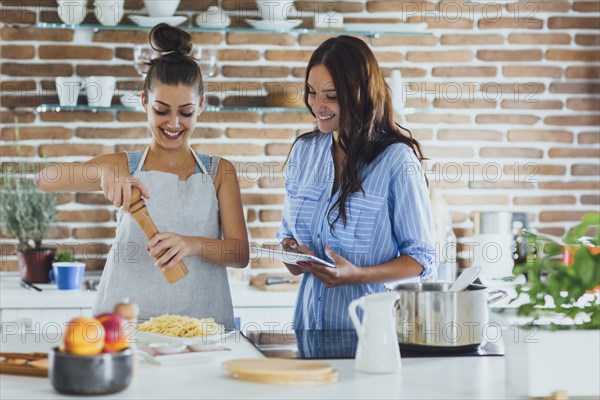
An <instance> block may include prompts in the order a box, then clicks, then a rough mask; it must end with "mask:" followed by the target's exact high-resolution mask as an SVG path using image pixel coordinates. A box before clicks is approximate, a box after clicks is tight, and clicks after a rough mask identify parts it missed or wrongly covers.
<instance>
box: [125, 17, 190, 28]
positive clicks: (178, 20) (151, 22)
mask: <svg viewBox="0 0 600 400" xmlns="http://www.w3.org/2000/svg"><path fill="white" fill-rule="evenodd" d="M130 18H131V20H132V21H133V22H134V23H135V24H137V25H139V26H149V27H152V26H155V25H158V24H160V23H163V22H164V23H165V24H168V25H171V26H177V25H181V24H183V23H184V22H185V21H187V17H184V16H174V17H146V16H142V15H136V16H132V17H130Z"/></svg>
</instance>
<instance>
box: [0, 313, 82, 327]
mask: <svg viewBox="0 0 600 400" xmlns="http://www.w3.org/2000/svg"><path fill="white" fill-rule="evenodd" d="M90 313H91V310H90ZM81 315H82V309H81V308H62V309H56V308H16V309H10V308H6V309H2V310H0V331H1V332H2V333H7V332H8V333H10V332H13V331H15V330H17V331H30V332H38V333H44V332H56V331H62V330H63V328H64V326H65V324H66V323H67V322H69V321H70V320H71V319H73V318H75V317H79V316H81Z"/></svg>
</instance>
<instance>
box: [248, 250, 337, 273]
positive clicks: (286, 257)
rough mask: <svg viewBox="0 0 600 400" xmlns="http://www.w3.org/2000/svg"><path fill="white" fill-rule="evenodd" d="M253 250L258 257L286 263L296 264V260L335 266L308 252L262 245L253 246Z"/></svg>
mask: <svg viewBox="0 0 600 400" xmlns="http://www.w3.org/2000/svg"><path fill="white" fill-rule="evenodd" d="M253 250H254V251H255V252H256V254H257V257H258V258H268V259H269V260H273V259H276V260H279V261H283V262H284V263H286V264H293V265H298V262H307V263H308V262H312V263H318V264H323V265H326V266H328V267H330V268H335V264H332V263H331V262H328V261H325V260H321V259H320V258H319V257H316V256H313V255H310V254H304V253H294V252H291V251H283V250H275V249H269V248H264V247H253Z"/></svg>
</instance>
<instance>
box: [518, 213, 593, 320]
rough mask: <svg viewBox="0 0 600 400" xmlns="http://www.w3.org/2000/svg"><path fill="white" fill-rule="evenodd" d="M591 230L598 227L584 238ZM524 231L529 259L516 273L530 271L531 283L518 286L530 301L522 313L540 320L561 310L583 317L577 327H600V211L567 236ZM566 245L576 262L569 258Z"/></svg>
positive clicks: (519, 266)
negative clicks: (566, 255) (566, 257)
mask: <svg viewBox="0 0 600 400" xmlns="http://www.w3.org/2000/svg"><path fill="white" fill-rule="evenodd" d="M590 230H595V232H594V236H593V237H585V238H583V236H584V235H586V234H587V233H588V232H590ZM524 235H525V237H526V238H527V242H528V250H529V251H528V253H529V254H528V257H527V262H526V263H525V264H521V265H518V266H516V267H515V268H514V274H515V275H520V274H526V276H527V284H525V285H524V286H519V287H517V293H518V294H521V293H527V295H528V296H529V303H526V304H523V305H521V306H520V307H519V309H518V314H519V315H522V316H528V317H533V318H535V319H536V320H537V319H539V318H540V317H543V316H544V315H547V314H548V312H551V313H558V314H560V315H562V316H565V317H568V318H570V319H573V320H576V318H577V320H578V321H579V320H581V321H583V322H582V323H577V324H576V325H575V328H576V329H598V328H600V247H599V246H600V214H599V213H589V214H585V215H584V216H583V218H582V219H581V222H580V223H579V224H578V225H577V226H575V227H574V228H573V229H571V230H570V231H569V232H567V234H565V236H564V237H563V238H557V237H552V236H549V235H544V234H541V233H535V232H531V231H524ZM565 249H568V252H569V253H570V256H569V257H568V258H570V259H571V260H572V262H571V261H570V260H566V259H565V256H564V253H566V252H565ZM532 250H533V251H532ZM571 257H572V258H571ZM565 261H567V263H566V264H565ZM549 299H551V300H552V302H553V303H554V304H553V305H552V304H551V303H552V302H548V300H549ZM534 322H535V321H534ZM558 328H559V326H558V325H556V324H552V325H551V329H558Z"/></svg>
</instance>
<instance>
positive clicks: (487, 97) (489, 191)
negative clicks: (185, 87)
mask: <svg viewBox="0 0 600 400" xmlns="http://www.w3.org/2000/svg"><path fill="white" fill-rule="evenodd" d="M90 3H91V1H90ZM215 3H216V1H191V0H183V1H182V2H181V4H180V7H179V10H178V12H177V14H181V15H187V16H189V17H190V18H194V17H195V16H196V15H197V14H198V12H199V11H201V10H203V9H206V7H207V6H208V5H211V4H215ZM252 3H253V2H251V1H250V2H247V1H230V0H224V1H223V7H224V8H225V9H227V10H229V11H232V12H233V13H237V14H241V15H243V16H249V15H252V14H253V12H254V11H252V9H253V4H252ZM328 3H329V4H328ZM1 4H2V11H1V14H0V19H1V21H2V23H3V25H2V27H1V30H0V33H1V35H2V47H1V58H2V65H1V67H0V73H1V79H2V83H1V90H2V108H1V110H0V122H1V123H2V128H1V130H0V152H1V154H2V168H3V171H4V173H12V172H13V171H14V170H15V165H16V162H17V161H25V162H26V164H25V165H26V168H27V171H29V172H32V171H35V169H36V168H37V167H39V165H43V164H44V163H48V162H54V161H60V160H85V159H87V158H89V157H92V156H95V155H98V154H102V153H105V152H112V151H121V150H131V149H142V148H144V147H145V146H146V144H147V143H148V135H147V133H146V129H145V124H144V121H145V116H144V114H141V113H136V112H114V111H109V112H105V111H103V112H98V113H88V112H62V113H54V112H46V113H38V112H36V109H35V107H36V106H37V105H39V104H41V103H57V97H56V94H55V88H54V78H55V77H56V76H70V75H73V74H75V75H78V76H90V75H112V76H116V77H117V78H118V81H119V88H120V89H121V90H122V91H126V90H131V89H132V88H140V87H141V83H142V81H141V79H140V76H139V75H138V74H137V72H136V70H135V69H134V67H133V62H132V59H133V45H134V44H137V43H145V42H146V40H147V34H148V32H140V31H109V30H103V31H99V32H97V33H95V34H93V35H92V37H91V39H90V38H88V37H85V35H83V34H82V32H81V31H74V30H69V29H64V30H59V29H54V30H51V29H38V28H35V27H31V26H26V25H27V24H32V23H34V22H36V21H37V22H40V21H47V22H57V21H58V17H57V15H56V7H55V2H54V1H50V0H39V1H35V0H21V1H16V0H12V1H7V0H2V1H1ZM141 6H142V2H141V1H127V2H126V7H127V9H128V10H129V11H130V12H136V10H137V9H139V8H140V7H141ZM331 7H334V9H335V10H337V12H338V13H340V14H342V15H343V16H344V19H345V20H346V21H347V22H361V21H362V20H363V19H365V18H377V19H378V21H379V22H395V21H399V20H401V19H402V18H405V19H406V20H407V21H408V22H415V23H416V22H427V23H428V24H429V29H428V32H430V33H431V34H432V35H429V36H416V35H408V36H405V35H402V36H398V35H381V36H379V37H374V38H366V40H367V41H368V42H369V43H370V44H371V46H372V48H373V49H374V51H375V53H376V55H377V57H378V59H379V60H380V63H381V66H382V67H383V68H384V70H385V72H386V74H387V75H389V74H390V72H391V71H392V70H393V69H400V70H401V72H402V75H403V78H404V82H405V95H406V105H407V106H409V107H411V108H413V109H417V110H423V111H425V112H423V113H413V114H406V115H404V116H402V118H403V120H404V121H403V124H404V125H405V126H406V127H408V128H409V129H411V130H412V131H413V133H414V134H415V136H416V137H417V138H418V139H419V140H420V141H421V143H422V144H423V146H424V149H425V154H426V156H427V157H428V158H429V159H430V160H429V161H428V162H427V170H428V174H429V181H430V185H431V187H441V188H442V189H443V192H444V194H445V196H446V198H447V200H448V202H449V204H450V206H451V210H452V213H453V218H454V223H455V229H456V232H457V234H458V236H459V238H460V240H461V241H466V240H468V237H469V235H470V234H471V228H470V226H471V223H470V221H469V220H468V217H469V214H470V213H471V212H472V211H477V210H500V209H502V210H512V211H524V212H528V213H529V215H530V218H531V220H532V225H533V227H535V228H537V229H539V230H540V231H544V232H547V233H551V234H557V235H561V234H563V233H564V232H565V229H567V228H568V227H569V226H571V225H573V224H574V222H575V221H577V220H578V219H579V218H580V217H581V215H582V214H583V213H585V212H587V211H592V210H597V209H598V204H599V187H598V186H599V183H598V181H599V180H598V175H599V174H600V165H599V163H598V159H599V158H598V157H599V155H600V154H599V153H600V152H599V138H600V135H599V132H598V125H599V124H600V114H599V113H598V109H599V104H600V97H599V90H600V89H599V79H600V64H599V62H600V52H599V47H600V35H599V29H600V22H599V21H600V19H599V17H600V3H599V2H597V1H575V2H569V1H534V2H515V1H490V2H487V1H486V2H471V3H469V2H465V1H461V0H448V1H446V0H440V1H433V0H432V1H418V2H408V1H352V0H350V1H337V2H327V1H321V2H311V1H296V8H297V9H298V10H301V11H302V16H303V17H305V18H303V19H304V22H303V25H302V26H301V27H310V26H311V24H312V15H313V13H314V10H315V9H320V10H331V9H332V8H331ZM89 11H90V13H89V15H88V18H87V20H86V22H89V23H94V22H95V18H94V16H93V12H92V9H91V8H90V10H89ZM125 22H128V21H127V20H125ZM14 24H17V26H18V27H14ZM243 24H244V23H243V18H242V17H241V16H239V17H237V18H234V26H241V25H243ZM193 36H194V40H195V42H196V43H198V44H200V45H207V46H211V47H214V48H217V49H218V55H219V59H220V60H219V72H218V74H217V75H216V76H215V77H213V78H211V79H210V80H209V82H208V87H207V90H208V96H209V100H210V102H211V103H212V104H224V105H235V104H254V105H261V104H265V101H266V100H265V99H266V98H268V97H269V93H270V92H271V91H272V90H273V89H272V88H273V87H276V86H278V85H283V84H293V83H301V81H302V78H303V76H304V67H305V65H306V61H307V59H308V57H309V56H310V54H311V51H312V50H314V48H315V47H316V46H317V45H318V44H319V43H320V42H321V41H322V40H323V39H324V38H326V37H328V35H324V34H296V33H289V34H265V33H240V32H231V33H213V32H210V33H194V34H193ZM115 102H118V99H117V98H116V97H115ZM84 103H85V99H84V98H83V97H82V98H81V99H80V104H84ZM15 116H18V117H19V121H20V142H19V147H18V148H17V142H16V141H15V139H16V138H15V125H14V118H15ZM312 123H313V121H312V118H311V116H310V114H308V113H307V112H304V111H303V110H298V111H297V112H286V113H272V112H264V113H261V112H251V111H245V112H220V113H211V112H207V113H204V114H203V115H202V116H201V117H200V121H199V124H198V128H197V131H196V132H195V135H194V137H193V140H192V143H193V145H194V147H195V148H197V149H198V150H200V151H203V152H206V153H212V154H219V155H223V156H225V157H227V158H229V159H230V160H232V161H233V162H235V163H236V165H237V167H238V170H239V171H240V176H241V185H242V193H243V201H244V205H245V206H246V207H247V208H248V209H249V220H248V223H249V229H250V232H251V235H252V237H253V239H254V240H257V241H261V240H265V241H268V240H272V238H273V236H274V234H275V231H276V229H277V226H278V222H279V220H280V215H281V207H282V202H283V199H284V191H283V180H282V177H281V173H280V165H281V163H282V162H283V160H284V159H285V156H286V154H287V152H288V150H289V146H290V144H291V142H292V141H293V139H294V137H295V136H296V135H297V134H298V133H300V132H304V131H306V130H308V129H310V128H311V126H312ZM27 171H22V172H27ZM114 233H115V212H114V209H113V207H111V206H110V205H109V204H107V202H106V201H105V200H104V198H103V196H101V195H99V194H96V193H77V194H62V195H61V196H60V214H59V222H58V223H57V224H56V226H55V227H54V228H53V229H52V230H51V232H50V233H49V236H48V237H49V240H52V241H53V242H56V243H61V244H62V245H63V246H65V247H69V248H74V249H75V250H76V251H77V252H78V253H80V255H81V256H82V257H84V258H87V259H88V265H89V267H91V268H98V269H100V268H102V266H103V264H104V257H105V256H106V253H107V251H108V249H109V248H110V244H111V239H112V238H113V237H114ZM12 243H13V242H12V241H11V240H10V238H6V237H3V238H2V244H3V246H2V249H3V250H2V264H1V266H0V269H2V270H14V269H16V268H17V266H16V261H15V257H14V254H15V247H14V245H13V244H12ZM461 265H463V266H464V265H466V262H464V260H463V262H462V263H461ZM262 266H265V265H264V264H259V263H257V264H256V265H255V267H262Z"/></svg>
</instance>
